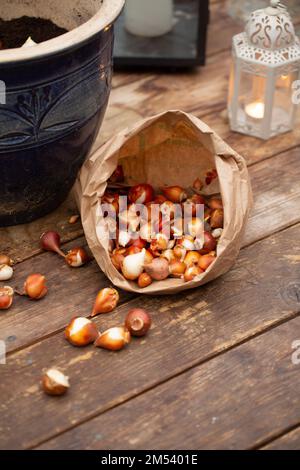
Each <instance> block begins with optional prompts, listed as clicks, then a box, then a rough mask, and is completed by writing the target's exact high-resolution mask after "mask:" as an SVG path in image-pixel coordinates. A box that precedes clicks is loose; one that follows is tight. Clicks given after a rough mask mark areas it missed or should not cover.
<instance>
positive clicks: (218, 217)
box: [210, 209, 224, 228]
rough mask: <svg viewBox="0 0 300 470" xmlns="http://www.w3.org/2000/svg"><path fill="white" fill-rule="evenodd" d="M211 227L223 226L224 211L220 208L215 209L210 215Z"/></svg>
mask: <svg viewBox="0 0 300 470" xmlns="http://www.w3.org/2000/svg"><path fill="white" fill-rule="evenodd" d="M210 225H211V228H223V225H224V212H223V210H222V209H215V210H214V211H213V212H212V214H211V217H210Z"/></svg>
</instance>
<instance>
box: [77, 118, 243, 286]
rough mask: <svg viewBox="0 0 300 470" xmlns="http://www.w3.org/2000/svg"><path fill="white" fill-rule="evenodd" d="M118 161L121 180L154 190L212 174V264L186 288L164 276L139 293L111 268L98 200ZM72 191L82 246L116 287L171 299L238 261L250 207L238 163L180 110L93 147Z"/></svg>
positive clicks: (229, 150)
mask: <svg viewBox="0 0 300 470" xmlns="http://www.w3.org/2000/svg"><path fill="white" fill-rule="evenodd" d="M118 163H120V164H122V166H123V169H124V172H125V176H126V182H128V183H129V184H137V183H150V184H151V185H153V186H154V188H159V187H162V186H164V185H178V184H179V185H180V186H183V187H190V186H191V185H192V183H193V181H194V180H195V178H197V177H199V178H200V179H203V178H204V177H205V175H206V173H207V171H210V170H211V169H212V168H216V169H217V172H218V176H219V178H218V180H216V183H215V184H212V185H210V186H208V187H207V189H208V193H209V192H210V193H216V192H220V193H221V195H222V199H223V204H224V230H223V234H222V237H221V239H220V241H219V244H218V248H217V258H216V261H215V262H214V263H213V264H212V265H211V266H210V267H209V268H208V270H207V271H206V272H205V273H203V274H201V275H200V276H199V277H198V278H195V279H194V280H193V281H191V282H187V283H186V282H184V281H183V280H181V279H174V278H168V279H166V280H164V281H159V282H155V281H154V282H153V284H151V285H150V286H148V287H146V288H144V289H140V288H139V287H138V285H137V284H136V283H135V282H131V281H127V280H126V279H125V278H124V277H123V276H122V274H121V273H119V272H118V271H117V270H116V269H115V267H114V266H113V264H112V263H111V260H110V256H109V252H108V231H107V227H106V223H105V221H104V219H103V216H102V212H101V209H100V204H99V198H100V197H101V196H102V195H103V194H104V192H105V190H106V186H107V180H108V179H109V178H110V176H111V175H112V174H113V172H114V170H115V169H116V167H117V165H118ZM74 192H75V197H76V200H77V204H78V207H79V210H80V213H81V218H82V224H83V228H84V232H85V235H86V239H87V242H88V244H89V247H90V249H91V251H92V253H93V255H94V256H95V259H96V261H97V263H98V264H99V266H100V268H101V269H102V271H104V273H105V274H106V275H107V277H108V278H109V279H110V280H111V282H112V283H113V284H114V285H115V286H117V287H119V288H121V289H125V290H127V291H131V292H137V293H140V294H173V293H177V292H180V291H183V290H186V289H191V288H193V287H197V286H201V285H203V284H205V283H207V282H209V281H212V280H213V279H215V278H217V277H218V276H221V275H222V274H224V273H226V272H227V271H228V270H229V269H230V268H231V267H232V265H233V264H234V262H235V260H236V258H237V256H238V253H239V250H240V246H241V241H242V237H243V234H244V230H245V226H246V223H247V219H248V215H249V211H250V209H251V207H252V192H251V185H250V180H249V175H248V170H247V167H246V163H245V160H244V159H243V158H242V157H241V156H240V155H238V154H237V153H236V152H235V151H234V150H232V148H230V147H229V146H228V145H227V144H226V143H225V142H224V141H223V140H222V139H221V138H220V137H219V136H218V135H216V134H215V133H214V132H213V130H212V129H210V128H209V127H208V126H207V125H206V124H205V123H204V122H202V121H201V120H200V119H197V118H196V117H195V116H192V115H190V114H186V113H184V112H182V111H167V112H164V113H162V114H159V115H157V116H153V117H151V118H148V119H145V120H143V121H142V122H139V123H138V124H137V125H136V126H134V127H133V128H132V129H125V130H124V131H123V132H120V133H119V134H117V135H116V136H114V137H113V138H111V139H110V140H109V141H108V142H107V143H106V144H104V145H103V146H101V147H99V148H94V149H93V150H92V153H91V155H90V157H89V158H88V159H87V161H86V162H85V164H84V165H83V167H82V169H81V172H80V173H79V176H78V178H77V181H76V184H75V187H74Z"/></svg>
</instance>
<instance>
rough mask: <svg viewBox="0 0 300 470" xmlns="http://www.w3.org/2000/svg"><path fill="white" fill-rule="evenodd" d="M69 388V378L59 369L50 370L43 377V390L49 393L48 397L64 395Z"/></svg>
mask: <svg viewBox="0 0 300 470" xmlns="http://www.w3.org/2000/svg"><path fill="white" fill-rule="evenodd" d="M69 388H70V383H69V377H67V376H66V375H65V374H63V373H62V372H61V371H60V370H58V369H54V368H52V369H49V370H47V371H46V372H45V374H44V375H43V377H42V389H43V390H44V392H45V393H47V395H52V396H60V395H64V394H65V393H66V392H67V391H68V390H69Z"/></svg>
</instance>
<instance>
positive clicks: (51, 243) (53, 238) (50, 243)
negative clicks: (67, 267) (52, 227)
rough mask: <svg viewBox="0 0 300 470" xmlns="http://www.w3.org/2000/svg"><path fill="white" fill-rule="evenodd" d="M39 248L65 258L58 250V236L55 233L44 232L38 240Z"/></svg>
mask: <svg viewBox="0 0 300 470" xmlns="http://www.w3.org/2000/svg"><path fill="white" fill-rule="evenodd" d="M40 242H41V247H42V249H43V250H45V251H52V252H54V253H57V254H58V255H60V256H62V257H63V258H64V257H65V254H64V253H63V251H62V250H61V249H60V244H61V243H60V235H59V234H58V233H57V232H54V231H50V232H45V233H43V234H42V235H41V238H40Z"/></svg>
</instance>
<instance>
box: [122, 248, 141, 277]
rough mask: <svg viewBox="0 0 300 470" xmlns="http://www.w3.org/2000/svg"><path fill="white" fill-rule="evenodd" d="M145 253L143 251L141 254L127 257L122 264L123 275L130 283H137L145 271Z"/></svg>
mask: <svg viewBox="0 0 300 470" xmlns="http://www.w3.org/2000/svg"><path fill="white" fill-rule="evenodd" d="M145 253H146V250H145V249H144V248H143V250H142V251H141V252H140V253H136V254H134V255H129V256H126V257H125V258H124V260H123V263H122V273H123V276H124V277H125V279H127V280H128V281H135V280H136V279H137V278H138V277H139V276H140V274H142V272H143V270H144V264H145Z"/></svg>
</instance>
